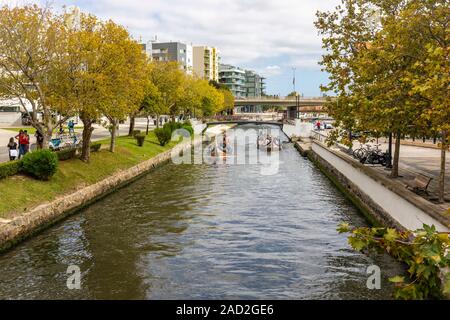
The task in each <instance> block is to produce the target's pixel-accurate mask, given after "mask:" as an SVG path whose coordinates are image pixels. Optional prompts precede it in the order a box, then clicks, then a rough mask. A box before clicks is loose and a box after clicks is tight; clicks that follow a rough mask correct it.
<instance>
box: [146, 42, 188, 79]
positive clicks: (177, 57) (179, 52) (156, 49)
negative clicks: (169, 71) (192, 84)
mask: <svg viewBox="0 0 450 320" xmlns="http://www.w3.org/2000/svg"><path fill="white" fill-rule="evenodd" d="M142 49H143V50H144V51H145V52H146V53H147V55H148V56H149V57H150V58H151V60H153V61H166V62H168V61H176V62H178V63H179V64H180V66H181V67H182V68H183V70H185V71H186V73H188V74H191V73H192V69H193V56H192V55H193V52H192V46H191V45H187V44H184V43H181V42H148V43H146V44H142Z"/></svg>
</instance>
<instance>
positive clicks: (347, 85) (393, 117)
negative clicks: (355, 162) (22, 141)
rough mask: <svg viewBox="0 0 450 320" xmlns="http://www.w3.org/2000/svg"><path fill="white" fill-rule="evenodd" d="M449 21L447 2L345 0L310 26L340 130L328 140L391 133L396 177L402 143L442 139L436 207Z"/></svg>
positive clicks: (446, 119)
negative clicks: (320, 50) (314, 31)
mask: <svg viewBox="0 0 450 320" xmlns="http://www.w3.org/2000/svg"><path fill="white" fill-rule="evenodd" d="M449 16H450V6H449V4H448V1H446V0H425V1H424V0H406V1H397V0H394V1H393V0H359V1H353V0H343V1H342V5H340V6H338V7H337V8H336V10H334V11H331V12H318V13H317V18H318V19H317V21H316V23H315V24H316V27H317V29H318V30H319V33H320V34H321V35H322V37H323V47H324V49H326V50H327V53H326V54H325V55H324V56H323V58H322V61H321V65H322V67H323V70H324V71H326V72H328V73H329V74H330V82H329V83H328V84H327V85H324V86H323V87H322V90H323V91H324V92H333V93H335V94H336V99H334V100H333V101H330V103H329V104H328V110H329V113H330V115H331V116H333V118H335V119H336V122H337V123H336V124H337V127H339V128H341V129H343V130H342V131H341V132H340V133H339V134H334V135H332V136H333V137H334V138H335V139H341V141H342V142H346V143H348V144H350V145H351V138H350V139H348V138H347V136H351V132H354V131H359V132H367V131H368V132H372V133H374V135H376V136H381V135H389V134H393V135H394V137H395V138H396V139H395V153H394V156H393V169H392V172H391V176H392V177H393V178H395V177H398V173H399V172H398V164H399V158H400V157H399V155H400V139H401V138H402V137H404V136H405V135H409V136H411V137H420V136H429V137H437V136H440V139H441V172H440V175H439V194H438V195H439V201H440V202H443V201H444V179H445V161H446V160H445V159H446V149H447V148H448V145H449V134H448V132H449V130H450V107H449V101H450V90H449V83H450V64H449V50H450V42H449V41H450V33H449V32H448V24H449ZM344 135H345V136H344Z"/></svg>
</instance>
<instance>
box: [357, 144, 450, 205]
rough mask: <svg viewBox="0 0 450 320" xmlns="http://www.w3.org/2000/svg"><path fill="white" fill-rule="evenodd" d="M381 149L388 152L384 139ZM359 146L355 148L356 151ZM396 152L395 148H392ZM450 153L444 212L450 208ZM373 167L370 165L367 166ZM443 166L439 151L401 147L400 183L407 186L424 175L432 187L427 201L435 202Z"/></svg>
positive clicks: (380, 168) (382, 169)
mask: <svg viewBox="0 0 450 320" xmlns="http://www.w3.org/2000/svg"><path fill="white" fill-rule="evenodd" d="M379 142H380V143H381V146H380V149H381V150H382V151H385V150H387V148H388V144H387V143H384V139H380V141H379ZM357 147H358V146H357V145H356V146H354V149H356V148H357ZM392 149H393V150H392V152H394V149H395V146H394V145H393V146H392ZM449 158H450V152H447V154H446V166H445V170H446V175H445V198H446V203H445V204H443V205H440V206H442V208H443V209H444V210H447V209H448V208H449V207H450V159H449ZM367 166H368V167H371V166H370V165H367ZM440 166H441V151H440V150H439V149H431V148H427V147H420V146H409V145H401V147H400V161H399V175H400V177H399V178H398V179H397V180H398V181H400V182H402V183H404V184H406V181H408V180H413V179H414V178H415V176H416V175H417V174H423V175H425V176H428V177H430V178H433V180H431V182H430V185H429V187H428V192H429V197H427V198H428V199H427V200H431V201H432V202H434V200H435V199H437V197H438V196H437V195H438V181H439V173H440ZM373 168H374V169H375V170H377V171H379V172H380V173H382V174H383V175H385V176H388V175H389V174H390V172H391V171H390V170H386V169H385V168H384V167H380V166H373Z"/></svg>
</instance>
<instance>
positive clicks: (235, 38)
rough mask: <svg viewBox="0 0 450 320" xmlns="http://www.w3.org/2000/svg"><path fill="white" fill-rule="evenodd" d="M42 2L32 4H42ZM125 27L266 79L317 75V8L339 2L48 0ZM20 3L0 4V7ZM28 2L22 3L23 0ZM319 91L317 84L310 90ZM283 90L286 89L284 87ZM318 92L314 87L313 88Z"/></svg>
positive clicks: (144, 37)
mask: <svg viewBox="0 0 450 320" xmlns="http://www.w3.org/2000/svg"><path fill="white" fill-rule="evenodd" d="M46 1H48V0H34V2H41V3H44V2H46ZM50 1H52V2H53V4H54V6H55V7H56V8H57V7H61V5H63V4H65V5H77V6H79V7H81V9H82V10H83V11H88V12H91V13H94V14H96V15H97V16H99V17H101V18H103V19H112V20H114V21H116V22H117V23H120V24H122V25H124V26H126V27H127V28H128V29H129V31H130V32H131V33H132V35H133V36H134V38H135V39H138V40H142V41H147V40H150V39H152V38H154V36H155V35H157V36H158V40H160V41H182V42H186V43H193V44H206V45H210V46H216V47H218V48H219V50H220V52H221V57H222V62H224V63H230V64H235V65H238V66H242V67H245V68H254V69H255V70H256V71H258V72H261V73H262V74H264V75H265V76H267V77H270V76H279V75H280V74H283V73H286V74H287V73H288V72H289V73H290V72H291V67H297V68H298V69H307V70H310V71H313V72H317V73H319V72H320V71H319V70H320V67H319V66H318V65H317V62H318V61H319V60H320V56H321V54H322V48H321V39H320V37H319V36H318V34H317V30H316V29H315V27H314V21H315V19H316V17H315V13H316V11H317V10H321V11H323V10H331V9H333V8H334V7H335V6H336V5H338V4H339V2H340V1H339V0H276V1H274V0H227V1H223V0H148V1H144V0H126V1H124V0H96V1H87V0H50ZM5 2H6V3H8V2H9V3H10V4H11V3H14V2H21V1H20V0H7V1H4V0H0V3H5ZM26 2H28V1H26ZM313 85H314V87H315V88H318V87H319V83H311V86H313ZM286 90H288V89H286ZM314 90H316V91H317V92H318V89H314Z"/></svg>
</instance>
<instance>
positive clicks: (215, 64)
mask: <svg viewBox="0 0 450 320" xmlns="http://www.w3.org/2000/svg"><path fill="white" fill-rule="evenodd" d="M192 52H193V73H194V75H196V76H197V77H199V78H201V79H205V80H208V81H209V80H213V81H217V82H218V81H219V59H220V57H219V50H218V49H217V48H215V47H207V46H194V47H193V48H192Z"/></svg>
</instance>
